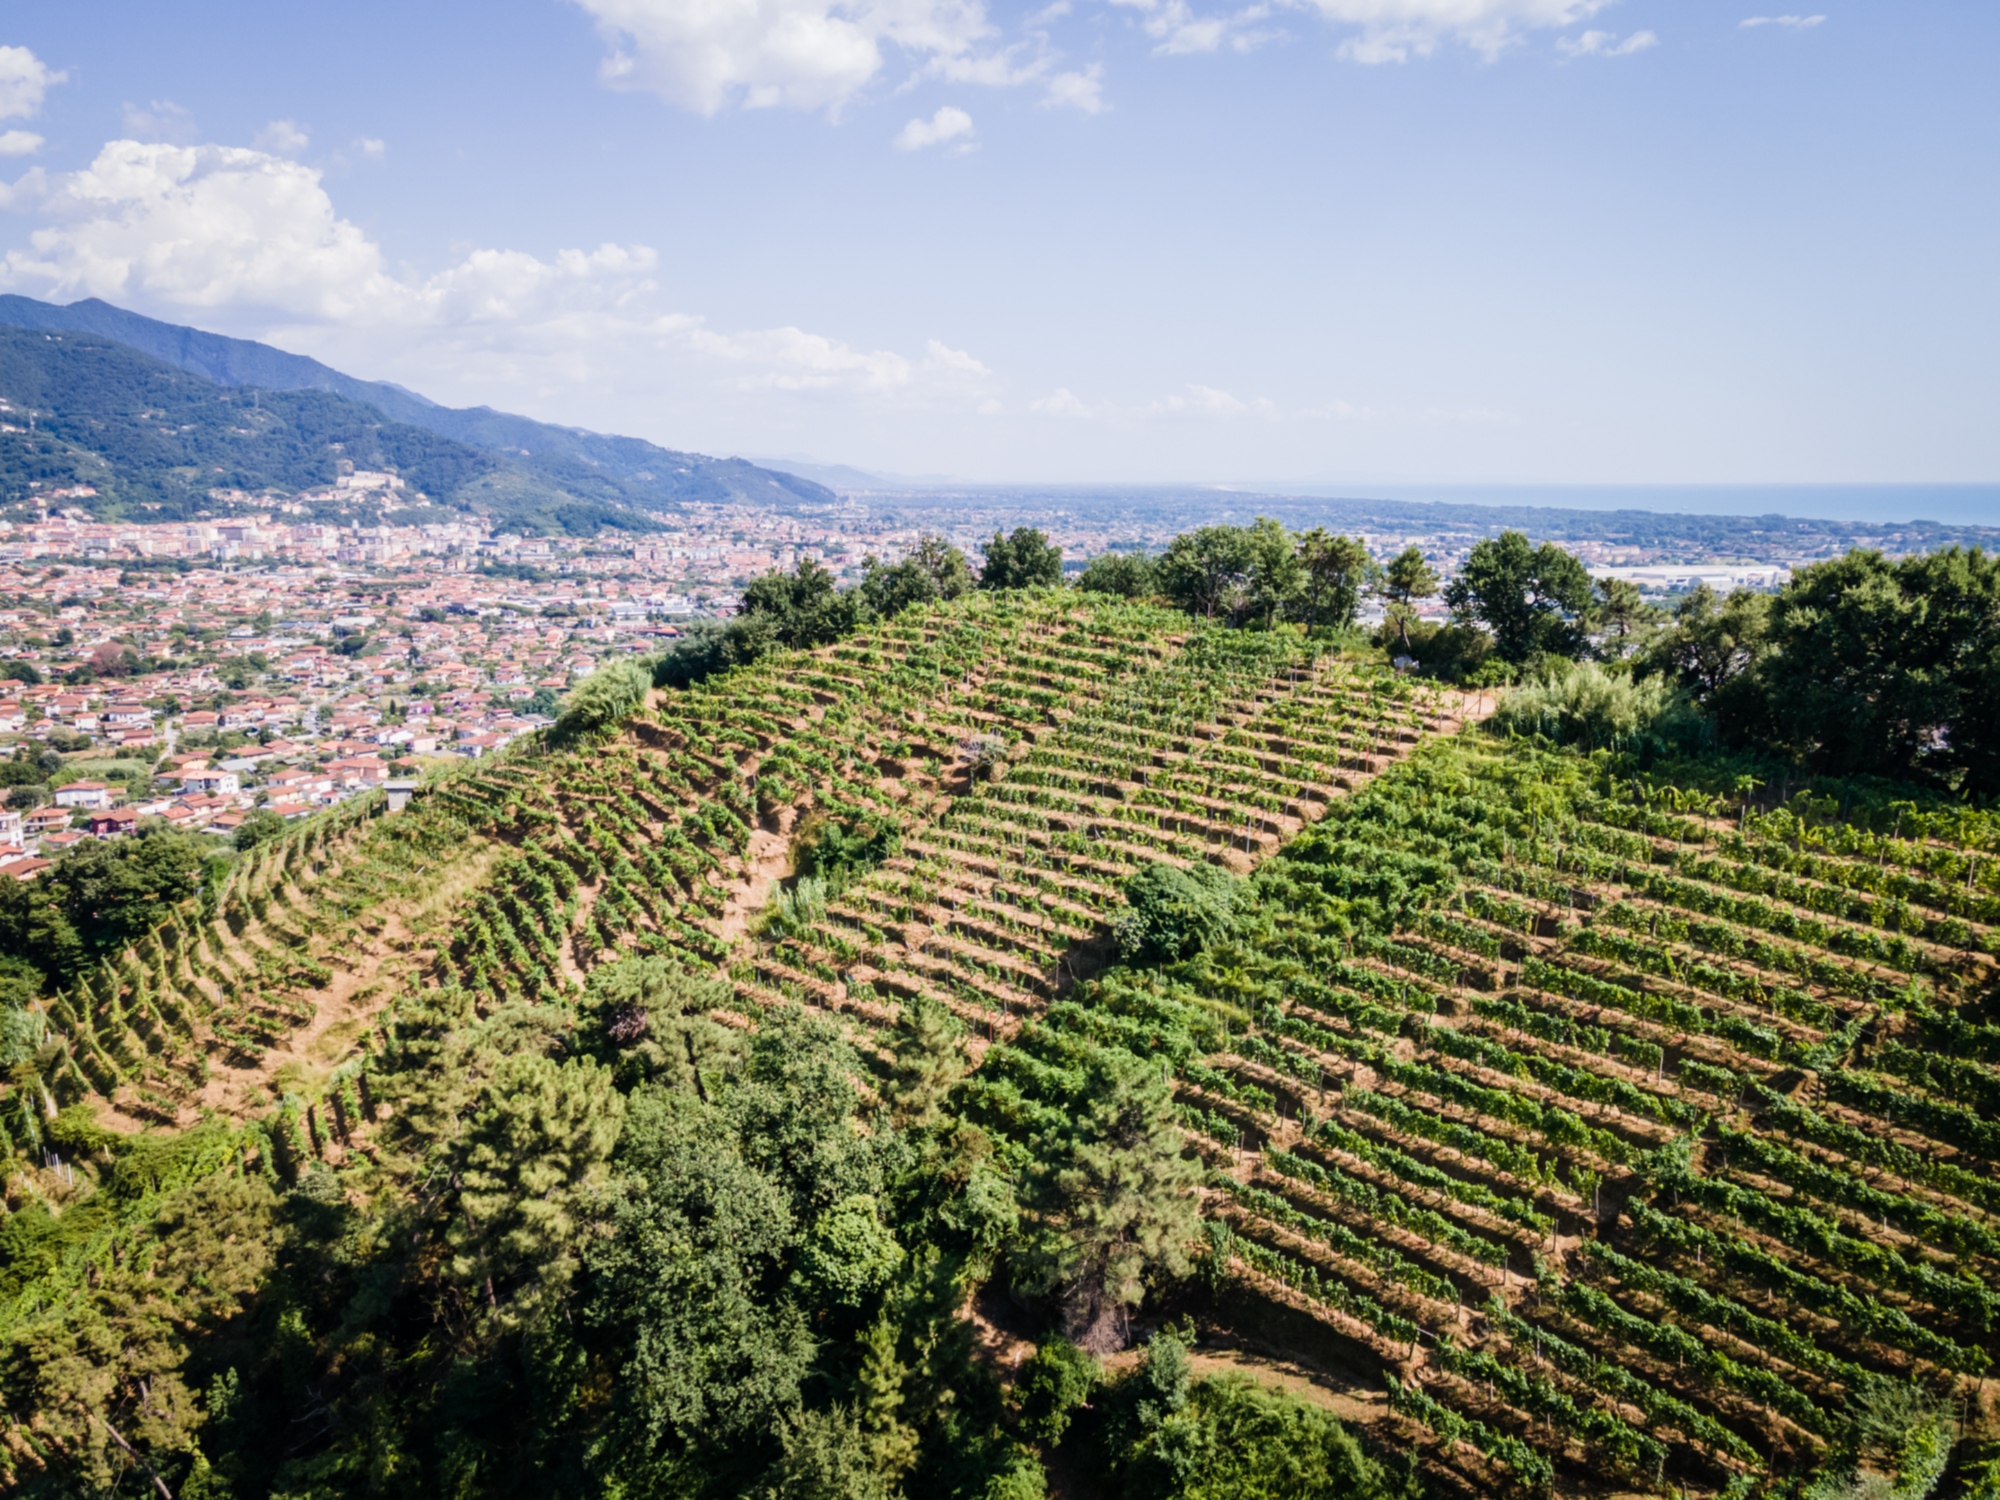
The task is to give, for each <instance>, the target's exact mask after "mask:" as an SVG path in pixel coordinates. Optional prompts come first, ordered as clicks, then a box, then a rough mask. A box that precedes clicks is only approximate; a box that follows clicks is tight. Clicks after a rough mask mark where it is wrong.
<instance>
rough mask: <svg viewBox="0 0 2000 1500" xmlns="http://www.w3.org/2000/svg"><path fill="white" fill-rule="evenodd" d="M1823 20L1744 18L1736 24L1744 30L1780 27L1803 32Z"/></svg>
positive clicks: (1781, 17) (1809, 17)
mask: <svg viewBox="0 0 2000 1500" xmlns="http://www.w3.org/2000/svg"><path fill="white" fill-rule="evenodd" d="M1825 20H1826V17H1825V16H1746V17H1745V18H1744V19H1743V20H1741V21H1738V22H1737V23H1736V24H1737V25H1738V26H1740V27H1745V28H1748V27H1751V26H1782V27H1785V28H1786V29H1787V30H1790V31H1804V30H1806V29H1808V28H1810V27H1814V26H1818V25H1820V24H1821V23H1822V22H1824V21H1825Z"/></svg>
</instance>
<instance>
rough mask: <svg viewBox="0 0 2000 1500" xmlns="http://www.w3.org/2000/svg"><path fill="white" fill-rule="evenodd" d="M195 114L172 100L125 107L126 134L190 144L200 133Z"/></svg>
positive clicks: (178, 143) (141, 139) (137, 138)
mask: <svg viewBox="0 0 2000 1500" xmlns="http://www.w3.org/2000/svg"><path fill="white" fill-rule="evenodd" d="M200 133H201V132H200V131H198V130H196V129H195V126H194V116H193V115H191V114H189V113H188V111H187V110H186V109H185V108H183V107H182V106H181V105H178V104H176V103H174V101H173V100H171V99H155V100H154V101H153V102H152V103H151V104H147V105H143V106H142V105H138V104H128V105H126V106H125V134H127V135H128V136H131V137H132V138H133V139H134V140H140V141H169V142H172V143H173V144H174V145H177V146H188V145H192V144H193V143H194V141H195V138H196V137H197V136H199V135H200Z"/></svg>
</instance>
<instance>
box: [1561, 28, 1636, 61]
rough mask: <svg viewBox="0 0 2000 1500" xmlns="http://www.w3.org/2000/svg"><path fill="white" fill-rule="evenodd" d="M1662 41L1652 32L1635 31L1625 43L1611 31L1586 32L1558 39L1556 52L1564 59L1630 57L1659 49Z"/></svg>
mask: <svg viewBox="0 0 2000 1500" xmlns="http://www.w3.org/2000/svg"><path fill="white" fill-rule="evenodd" d="M1659 45H1660V39H1659V38H1658V37H1657V36H1655V35H1653V33H1652V32H1650V31H1635V32H1633V33H1632V34H1631V35H1630V36H1628V37H1626V38H1625V40H1624V41H1622V42H1621V41H1619V40H1618V38H1617V36H1616V35H1615V34H1614V33H1612V32H1609V31H1586V32H1584V33H1583V35H1581V36H1578V37H1573V38H1572V37H1566V36H1564V37H1557V38H1556V51H1558V52H1560V53H1562V55H1563V56H1564V57H1630V56H1631V55H1632V54H1633V53H1634V52H1644V51H1645V50H1646V49H1647V48H1648V47H1657V46H1659Z"/></svg>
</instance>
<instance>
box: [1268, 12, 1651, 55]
mask: <svg viewBox="0 0 2000 1500" xmlns="http://www.w3.org/2000/svg"><path fill="white" fill-rule="evenodd" d="M1302 3H1305V4H1308V5H1310V6H1311V8H1312V9H1314V10H1317V11H1318V12H1319V14H1320V15H1321V16H1323V17H1325V19H1327V20H1329V21H1332V22H1334V23H1335V24H1337V25H1343V26H1353V27H1358V28H1359V29H1360V30H1359V34H1358V35H1356V36H1351V37H1349V38H1348V39H1347V40H1346V41H1344V42H1342V43H1341V46H1340V55H1341V56H1342V57H1344V58H1346V59H1348V60H1349V61H1350V62H1359V63H1389V62H1407V61H1408V60H1409V59H1410V58H1412V57H1429V56H1430V55H1431V54H1432V53H1433V52H1435V51H1436V50H1437V48H1438V47H1439V45H1440V44H1442V43H1445V42H1456V43H1459V44H1460V45H1462V46H1466V47H1470V48H1471V49H1472V50H1473V51H1475V52H1477V53H1479V54H1480V55H1481V56H1482V57H1485V58H1488V59H1489V60H1490V59H1492V58H1494V57H1497V56H1499V54H1500V53H1501V52H1503V51H1505V50H1506V49H1507V48H1508V47H1510V46H1512V45H1513V44H1514V43H1516V42H1517V41H1519V40H1520V38H1521V35H1522V33H1524V32H1528V31H1553V30H1560V29H1562V28H1563V27H1566V26H1574V25H1575V24H1577V23H1578V22H1579V21H1585V20H1588V19H1589V18H1590V17H1591V16H1593V15H1595V14H1597V12H1598V11H1600V10H1602V9H1604V8H1605V6H1607V5H1609V4H1610V3H1611V0H1302Z"/></svg>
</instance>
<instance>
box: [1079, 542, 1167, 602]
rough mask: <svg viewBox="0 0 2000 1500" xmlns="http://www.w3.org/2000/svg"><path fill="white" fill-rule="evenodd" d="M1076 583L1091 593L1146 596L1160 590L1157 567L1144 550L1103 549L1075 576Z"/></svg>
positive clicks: (1126, 596)
mask: <svg viewBox="0 0 2000 1500" xmlns="http://www.w3.org/2000/svg"><path fill="white" fill-rule="evenodd" d="M1076 586H1077V587H1078V588H1080V589H1082V590H1083V591H1084V592H1085V593H1090V594H1110V595H1112V596H1114V597H1116V598H1119V599H1144V598H1146V597H1147V596H1149V595H1151V594H1153V593H1156V592H1157V591H1158V589H1159V577H1158V569H1157V568H1156V567H1155V565H1154V562H1153V559H1152V558H1150V557H1146V556H1145V555H1143V554H1141V553H1136V552H1100V553H1099V554H1098V555H1097V556H1096V557H1093V558H1092V559H1091V560H1090V561H1089V562H1088V563H1086V564H1084V568H1083V571H1082V572H1081V573H1078V574H1077V575H1076Z"/></svg>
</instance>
